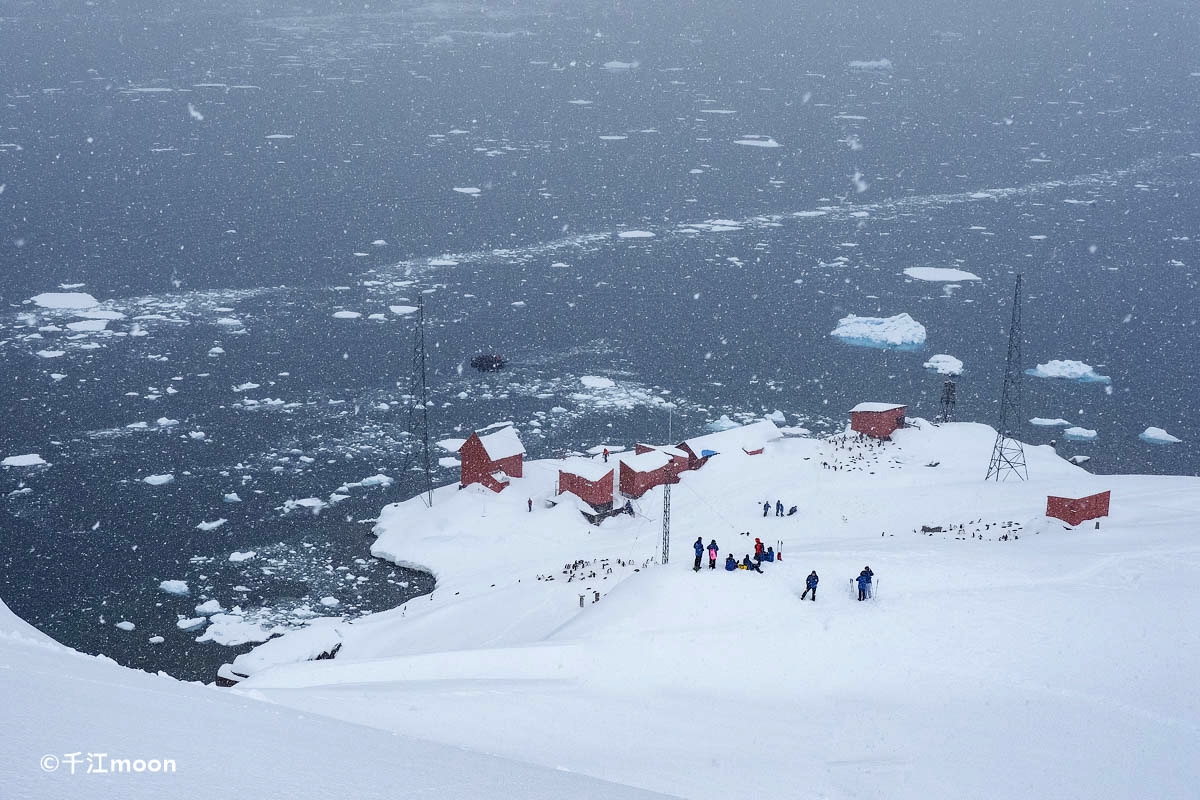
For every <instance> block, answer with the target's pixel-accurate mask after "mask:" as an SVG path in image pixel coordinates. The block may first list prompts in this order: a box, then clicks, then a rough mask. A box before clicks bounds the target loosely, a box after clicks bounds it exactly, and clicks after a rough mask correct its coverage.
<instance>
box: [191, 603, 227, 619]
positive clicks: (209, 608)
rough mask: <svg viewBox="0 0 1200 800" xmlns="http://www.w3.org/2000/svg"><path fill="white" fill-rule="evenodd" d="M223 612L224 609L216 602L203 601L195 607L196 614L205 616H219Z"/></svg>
mask: <svg viewBox="0 0 1200 800" xmlns="http://www.w3.org/2000/svg"><path fill="white" fill-rule="evenodd" d="M224 610H225V609H224V607H223V606H222V605H221V604H220V603H219V602H217V601H216V600H205V601H204V602H203V603H201V604H200V605H198V606H196V613H197V614H204V615H206V616H207V615H209V614H220V613H221V612H222V611H224Z"/></svg>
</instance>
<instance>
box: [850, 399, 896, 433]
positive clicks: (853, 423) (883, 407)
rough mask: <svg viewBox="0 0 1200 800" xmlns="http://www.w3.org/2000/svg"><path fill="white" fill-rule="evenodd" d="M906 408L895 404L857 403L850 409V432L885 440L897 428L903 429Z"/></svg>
mask: <svg viewBox="0 0 1200 800" xmlns="http://www.w3.org/2000/svg"><path fill="white" fill-rule="evenodd" d="M907 408H908V406H902V405H897V404H895V403H859V404H858V405H856V406H855V407H854V408H852V409H850V430H852V431H855V432H857V433H865V434H866V435H867V436H874V437H875V438H876V439H886V438H888V437H889V436H891V435H892V432H893V431H895V430H896V429H897V428H903V427H904V412H905V410H906V409H907Z"/></svg>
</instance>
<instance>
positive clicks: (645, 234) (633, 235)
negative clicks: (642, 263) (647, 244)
mask: <svg viewBox="0 0 1200 800" xmlns="http://www.w3.org/2000/svg"><path fill="white" fill-rule="evenodd" d="M617 238H619V239H653V238H654V234H653V233H652V232H651V231H621V232H620V233H618V234H617Z"/></svg>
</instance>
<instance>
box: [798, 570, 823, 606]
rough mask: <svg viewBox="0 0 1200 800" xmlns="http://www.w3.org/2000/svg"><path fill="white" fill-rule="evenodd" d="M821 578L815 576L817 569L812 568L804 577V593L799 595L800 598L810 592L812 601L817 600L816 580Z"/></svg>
mask: <svg viewBox="0 0 1200 800" xmlns="http://www.w3.org/2000/svg"><path fill="white" fill-rule="evenodd" d="M820 580H821V579H820V578H818V577H817V571H816V570H815V569H814V570H813V571H812V572H810V573H808V577H807V578H805V579H804V594H802V595H800V599H801V600H803V599H804V595H806V594H808V593H809V592H812V594H813V596H812V599H813V602H814V603H815V602H817V582H818V581H820Z"/></svg>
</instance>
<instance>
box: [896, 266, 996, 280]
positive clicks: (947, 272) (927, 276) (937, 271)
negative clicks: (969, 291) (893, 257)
mask: <svg viewBox="0 0 1200 800" xmlns="http://www.w3.org/2000/svg"><path fill="white" fill-rule="evenodd" d="M904 274H905V275H907V276H908V277H910V278H915V279H916V280H919V281H977V280H979V276H978V275H976V274H975V273H973V272H967V271H966V270H961V269H953V268H951V267H909V268H908V269H906V270H904Z"/></svg>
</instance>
